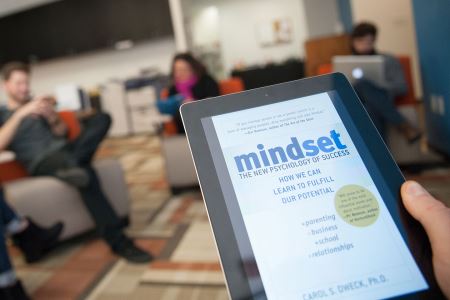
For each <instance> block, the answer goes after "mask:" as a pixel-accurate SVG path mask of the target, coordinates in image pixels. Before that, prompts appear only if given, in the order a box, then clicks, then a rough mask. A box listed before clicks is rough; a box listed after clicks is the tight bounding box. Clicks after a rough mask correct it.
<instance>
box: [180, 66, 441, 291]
mask: <svg viewBox="0 0 450 300" xmlns="http://www.w3.org/2000/svg"><path fill="white" fill-rule="evenodd" d="M332 91H334V92H335V93H337V95H336V96H337V98H339V99H332V100H333V102H334V104H336V101H338V103H340V105H342V107H341V108H338V107H336V109H337V110H338V113H339V114H340V115H341V114H342V113H344V114H348V116H351V117H350V119H351V122H350V123H351V124H346V123H344V125H345V126H346V127H348V126H350V127H352V126H353V128H352V129H350V130H349V131H351V130H353V131H354V132H356V139H359V141H354V143H355V145H356V146H357V148H358V151H360V150H361V149H360V148H359V147H364V148H365V149H364V151H367V153H368V154H369V155H368V156H370V157H371V158H372V159H367V160H365V161H364V163H365V164H366V167H367V169H368V170H369V172H370V173H371V174H372V173H374V172H375V173H377V176H379V178H382V179H383V180H382V182H381V185H382V187H383V190H384V192H385V193H391V195H392V196H393V198H394V199H397V201H396V203H393V202H395V201H391V202H392V203H386V205H387V207H388V210H389V211H390V213H391V214H392V215H393V218H394V221H395V222H396V224H397V226H398V227H399V229H400V232H401V234H402V236H403V238H404V239H405V241H407V244H408V246H409V248H410V249H412V252H413V256H414V258H415V259H416V262H417V263H418V265H419V268H420V269H421V271H422V273H423V274H424V276H425V277H426V279H427V282H428V284H429V285H430V287H431V288H432V289H436V286H435V279H434V276H433V274H432V270H431V271H430V265H431V264H430V261H431V255H429V253H428V250H426V249H428V248H429V246H427V247H425V248H424V247H423V246H424V243H425V244H428V243H429V242H428V239H427V238H426V236H425V234H424V232H423V230H422V228H421V226H418V225H417V222H415V221H414V220H413V219H412V218H411V217H410V216H409V214H407V213H406V211H405V209H404V207H403V205H402V202H401V201H400V195H399V191H400V186H401V185H402V183H403V182H404V181H405V179H404V177H403V175H402V173H401V171H400V169H399V168H398V166H397V164H396V163H395V161H394V160H393V158H392V156H391V154H390V153H389V151H388V149H387V147H386V145H385V144H384V142H383V140H382V138H381V137H380V135H379V133H378V132H377V130H376V128H375V126H374V125H373V123H372V122H371V120H370V118H369V116H368V114H367V112H366V110H365V109H364V107H363V105H362V104H361V102H360V100H359V98H358V96H357V95H356V93H355V91H354V90H353V88H352V87H351V85H350V83H349V82H348V80H347V79H346V78H345V76H344V75H343V74H341V73H333V74H329V75H324V76H317V77H311V78H307V79H301V80H296V81H291V82H287V83H282V84H277V85H273V86H268V87H264V88H258V89H254V90H249V91H244V92H242V93H237V94H231V95H226V96H220V97H215V98H210V99H206V100H201V101H195V102H191V103H188V104H184V105H183V106H182V107H181V109H180V111H181V114H182V119H183V123H184V126H185V129H186V132H187V136H188V141H189V145H190V149H191V152H192V155H193V158H194V163H195V166H196V170H197V175H198V179H199V182H200V187H201V189H202V194H203V197H204V199H205V204H206V207H207V211H208V215H209V218H210V222H211V225H212V228H213V233H214V236H215V240H216V244H217V247H218V251H219V254H220V258H221V264H222V268H223V270H224V273H225V277H226V281H227V285H228V290H229V292H230V295H231V297H232V298H233V299H252V298H257V297H256V296H261V297H262V298H264V297H265V293H264V291H260V293H259V294H257V293H256V291H255V290H254V287H251V286H250V284H249V281H248V278H247V276H246V275H245V273H246V272H247V271H248V270H246V268H248V266H246V264H244V262H242V260H241V259H240V258H241V256H240V252H239V247H238V242H237V237H236V236H235V231H234V230H233V224H232V222H231V220H230V216H229V214H228V209H227V205H226V201H225V197H224V193H223V191H222V188H221V185H220V182H219V178H218V175H217V173H216V170H215V164H214V162H213V158H212V155H211V153H210V147H209V145H208V141H207V138H206V135H205V131H204V128H203V125H202V121H201V120H202V119H204V118H208V117H212V116H216V115H221V114H226V113H231V112H235V111H240V110H244V109H249V108H254V107H258V106H263V105H268V104H274V103H277V102H282V101H288V100H292V99H297V98H302V97H306V96H310V95H314V94H318V93H323V92H328V93H329V92H332ZM331 97H332V95H331ZM332 98H333V97H332ZM339 110H341V111H339ZM351 136H352V139H355V136H354V135H352V134H351ZM358 145H359V146H358ZM363 160H364V157H363ZM377 185H378V184H377ZM377 187H378V188H380V186H379V185H378V186H377ZM385 202H386V201H385ZM234 223H236V222H235V221H234ZM241 226H244V225H243V222H242V223H241V224H240V225H239V228H240V227H241ZM411 228H414V229H413V230H414V234H413V235H411V234H409V232H408V230H412V229H411ZM240 231H242V232H244V233H245V234H244V235H245V236H246V229H245V226H244V227H243V228H240ZM240 239H241V243H242V238H241V237H240ZM411 239H413V240H414V241H412V240H411ZM247 242H248V244H249V241H248V236H247ZM412 244H414V245H417V244H418V245H420V247H417V246H414V245H412ZM419 248H420V249H419ZM424 249H425V250H424ZM424 251H425V252H424ZM424 253H425V254H424ZM238 258H239V261H240V265H236V260H237V259H238ZM256 271H257V270H256ZM251 272H254V270H253V271H251ZM252 289H253V290H252ZM429 293H430V290H427V291H423V292H418V293H413V294H407V295H402V296H399V297H396V298H395V299H409V298H410V296H411V295H418V294H420V295H425V296H427V295H428V294H429Z"/></svg>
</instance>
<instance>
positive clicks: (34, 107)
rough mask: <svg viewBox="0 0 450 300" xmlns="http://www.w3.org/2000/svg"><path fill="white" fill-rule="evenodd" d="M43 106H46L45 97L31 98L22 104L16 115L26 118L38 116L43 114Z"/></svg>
mask: <svg viewBox="0 0 450 300" xmlns="http://www.w3.org/2000/svg"><path fill="white" fill-rule="evenodd" d="M43 106H45V99H44V98H38V99H36V100H31V101H29V102H28V103H27V104H25V105H23V106H21V107H20V108H19V109H18V110H17V112H16V115H17V116H18V117H19V118H20V119H23V118H26V117H28V116H32V115H35V116H38V115H41V114H42V111H43Z"/></svg>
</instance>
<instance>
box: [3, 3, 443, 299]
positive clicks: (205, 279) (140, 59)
mask: <svg viewBox="0 0 450 300" xmlns="http://www.w3.org/2000/svg"><path fill="white" fill-rule="evenodd" d="M109 2H111V3H112V2H114V3H115V4H116V5H117V6H116V8H117V7H120V5H121V4H120V3H122V4H123V5H124V8H123V10H122V11H123V14H121V11H120V9H119V10H117V9H116V10H112V7H111V6H109V5H108V3H109ZM130 3H134V5H131V4H130ZM139 3H141V4H139ZM66 5H69V6H71V8H72V9H71V10H69V11H68V13H67V11H66V12H64V13H61V14H58V8H61V7H62V8H64V7H65V6H66ZM127 5H128V8H127V10H126V11H125V8H126V7H127ZM129 5H131V6H129ZM448 6H449V4H448V1H446V0H433V1H432V3H423V1H419V0H418V1H415V0H414V1H410V0H397V1H388V0H380V1H376V2H374V1H372V0H243V1H242V0H209V1H208V0H170V1H169V0H156V1H155V0H60V1H51V0H21V1H16V0H2V1H1V3H0V32H1V30H7V29H8V28H9V29H8V30H9V31H8V34H7V35H6V36H10V39H8V38H5V39H4V40H2V46H5V44H4V43H7V45H6V46H7V47H8V49H10V50H9V55H11V53H12V54H13V55H16V54H20V55H22V56H20V57H17V58H20V59H23V60H25V61H27V62H30V63H31V67H32V87H33V93H34V94H41V93H54V92H55V90H57V89H59V87H61V86H63V87H64V86H68V85H70V86H72V87H78V88H80V89H82V90H84V91H85V92H86V93H90V94H96V95H97V98H99V99H100V102H101V104H102V105H101V106H102V107H103V108H104V109H105V110H106V111H108V112H110V113H111V114H112V115H113V124H114V125H113V128H112V129H111V130H110V138H109V139H107V140H106V141H104V143H103V144H102V146H101V148H100V149H99V152H98V155H97V158H101V159H99V160H98V161H97V162H96V164H97V163H98V164H99V170H100V173H102V177H105V178H104V180H105V182H106V184H105V186H106V187H107V190H106V192H108V193H110V194H112V195H113V196H116V197H112V202H114V203H115V205H116V206H118V207H119V208H120V209H119V212H120V214H121V216H122V215H123V216H127V217H129V219H130V220H131V226H130V228H129V232H130V234H131V235H132V236H133V237H136V238H137V239H138V242H139V243H140V244H141V245H144V246H145V247H147V248H146V249H149V250H151V252H152V253H153V254H155V255H156V259H155V261H153V262H152V263H151V264H149V265H144V266H139V267H136V266H132V265H130V264H127V263H126V262H125V261H123V260H120V259H118V258H116V257H114V256H113V255H111V254H110V253H109V251H108V249H106V248H105V247H103V245H102V244H101V243H100V242H99V241H98V240H96V239H89V238H88V239H85V238H84V237H83V236H81V237H80V236H79V234H80V233H84V232H85V231H86V230H88V229H92V221H91V220H90V218H89V216H88V215H87V214H86V212H85V210H84V208H83V207H82V206H81V203H80V202H79V199H77V197H76V193H71V197H67V196H66V197H61V198H58V197H55V195H61V194H62V195H68V192H67V187H66V186H64V185H63V184H62V183H60V182H56V181H55V182H53V185H52V186H51V187H49V186H47V185H44V184H37V185H36V186H32V185H29V182H30V181H33V180H37V182H39V180H45V179H43V178H25V179H23V178H22V179H20V180H18V181H13V182H9V183H7V184H5V189H6V191H7V192H8V191H9V195H11V196H12V198H16V199H13V200H12V201H11V199H8V200H9V201H10V202H11V203H12V204H13V205H14V204H15V205H16V206H14V207H15V208H16V209H19V211H26V212H28V211H29V212H30V215H31V216H32V217H39V212H40V211H41V210H38V209H35V205H36V207H37V206H39V207H43V206H45V203H50V204H46V205H51V203H53V201H59V200H61V201H60V205H61V209H62V208H64V209H67V210H68V211H70V212H71V214H69V213H67V214H65V215H67V216H64V217H68V216H69V215H70V216H71V218H72V220H76V222H75V223H76V224H75V225H76V226H72V225H73V224H74V223H72V224H69V223H68V222H67V224H66V225H67V228H71V229H73V230H72V233H73V236H76V238H75V240H73V241H72V240H69V241H65V242H64V243H63V244H62V245H60V246H59V247H58V249H56V251H55V252H54V253H51V254H50V255H49V257H48V258H46V259H45V260H43V261H42V262H41V263H39V264H37V265H36V264H35V265H26V264H24V262H23V260H22V259H21V256H20V255H18V253H17V251H14V249H12V251H10V252H11V254H12V256H13V261H14V265H15V267H16V269H17V270H18V272H19V275H20V278H21V279H22V280H23V282H24V284H25V286H26V288H27V291H28V292H29V294H30V295H32V296H33V297H34V298H36V299H80V298H88V299H123V298H124V297H130V298H133V299H147V298H148V297H149V295H152V296H154V298H162V297H163V296H165V297H166V298H168V299H173V298H179V299H191V298H192V299H196V297H197V298H202V295H203V297H204V298H207V299H223V298H226V291H225V287H224V283H223V276H222V273H221V269H220V265H219V263H218V260H217V259H218V258H217V253H216V250H215V247H214V244H213V240H212V237H211V233H210V227H209V224H208V222H207V217H206V212H205V209H204V205H203V203H202V202H201V196H200V195H199V194H198V193H196V192H195V190H194V192H193V190H187V191H186V190H184V191H183V190H179V189H173V187H174V186H180V185H181V186H185V185H190V184H195V183H196V180H197V179H196V176H195V172H194V171H193V166H192V162H191V158H190V154H189V150H188V148H187V143H186V139H185V138H184V136H182V135H181V136H180V135H178V136H166V135H164V132H163V133H162V134H161V132H158V131H157V130H154V129H155V128H154V127H153V126H152V124H154V123H155V122H156V123H157V122H160V121H161V120H163V119H161V120H160V121H158V120H157V119H158V113H157V110H156V109H155V108H154V107H153V108H151V107H152V106H155V105H154V104H155V98H156V97H157V95H155V94H154V93H153V92H152V91H154V89H153V90H152V88H153V87H154V85H152V84H151V85H150V87H149V86H148V83H149V82H150V83H151V82H153V81H151V80H147V79H151V78H153V77H154V75H155V74H156V73H159V74H160V75H162V76H163V77H164V76H167V75H168V74H169V72H170V64H171V60H172V57H173V55H174V54H175V53H177V52H181V51H191V52H193V53H194V54H195V55H196V56H197V57H198V58H200V59H201V60H202V61H203V62H204V63H205V64H206V65H207V67H208V69H209V71H210V72H211V73H212V74H213V75H214V76H215V77H216V78H217V79H218V80H220V81H221V80H223V79H227V78H229V77H230V76H231V75H232V74H234V75H237V76H242V78H243V81H244V83H246V84H247V86H246V87H247V88H249V87H252V86H257V85H261V84H267V83H270V82H274V81H276V80H288V79H295V78H301V77H304V76H307V75H312V74H315V73H314V72H316V71H317V70H313V73H308V71H307V69H308V67H310V63H311V59H310V58H311V57H310V56H308V53H307V49H306V47H305V43H308V42H311V41H320V40H321V39H323V38H327V37H332V38H334V37H340V36H342V34H345V33H348V32H350V31H351V29H352V26H353V24H356V23H357V22H359V21H363V20H368V21H372V22H374V23H375V24H376V25H377V26H378V28H379V31H380V32H379V38H378V43H377V47H378V49H379V50H380V51H386V52H390V53H392V54H394V55H396V56H399V55H402V56H407V57H408V58H409V61H410V63H411V70H412V78H413V80H412V83H413V87H414V90H415V96H416V98H417V100H418V101H419V102H417V103H413V104H412V105H411V103H410V105H407V106H402V107H401V108H400V109H401V110H402V112H406V113H408V114H412V115H413V116H415V117H416V119H415V120H416V121H426V124H424V123H421V122H418V123H416V124H419V125H421V126H423V125H426V127H423V128H424V129H426V131H427V134H426V136H425V138H424V139H422V140H421V141H420V142H419V143H416V144H414V145H408V144H406V142H405V143H403V144H402V147H395V148H394V149H393V152H395V153H394V154H396V155H397V157H399V158H405V157H408V159H412V161H410V160H409V162H410V163H411V164H412V165H416V164H417V165H423V166H419V168H417V167H414V168H411V167H410V166H408V165H407V166H404V167H405V168H404V169H403V170H404V171H405V174H406V176H407V178H409V179H416V180H418V181H419V182H421V183H422V184H424V185H425V186H426V187H427V188H429V189H430V191H432V192H433V193H436V194H437V195H439V196H440V197H441V199H443V200H444V201H445V199H450V192H449V190H448V188H447V186H449V185H448V182H449V178H450V177H449V175H448V174H449V171H448V167H447V164H446V162H448V160H446V158H445V156H441V155H439V154H437V153H435V152H434V151H433V150H432V149H430V147H429V146H431V147H432V148H436V149H437V150H438V151H440V152H442V153H444V154H446V155H449V153H450V148H449V144H448V143H449V141H448V140H449V139H448V137H449V136H450V135H449V134H450V123H449V122H450V121H449V120H450V118H449V116H448V113H449V112H448V104H450V103H449V101H450V99H449V90H448V89H449V85H448V78H450V76H449V69H450V66H449V54H448V53H449V52H450V51H449V50H450V49H449V45H448V43H447V42H446V39H445V37H447V36H449V31H450V30H449V27H448V26H449V22H448V20H447V18H446V14H445V12H446V11H448V10H449V9H448ZM82 9H87V11H86V12H87V14H86V15H84V16H83V17H81V16H79V14H80V13H81V12H80V10H82ZM136 9H138V12H137V13H136ZM46 10H50V11H53V10H56V15H53V17H51V18H45V20H44V21H42V22H45V24H42V27H41V28H47V30H51V31H52V34H54V33H55V32H56V34H58V30H59V31H60V33H59V35H60V37H58V35H56V37H55V36H54V35H53V36H52V35H51V34H50V35H49V36H46V37H44V38H38V36H39V35H37V34H35V35H33V32H35V30H38V29H39V28H34V25H27V24H26V22H27V21H29V20H35V21H36V16H39V15H40V14H42V11H46ZM105 10H108V13H107V14H105V13H104V11H105ZM133 10H134V11H135V13H136V15H135V20H134V21H136V20H138V19H139V18H141V19H142V18H144V20H142V21H140V22H142V23H139V22H138V27H134V28H133V26H134V25H135V24H136V22H131V23H130V24H128V23H127V20H130V19H132V17H131V16H130V15H128V14H129V13H132V12H133ZM139 10H140V11H139ZM39 11H41V12H39ZM155 15H156V16H157V17H155ZM21 16H22V17H21ZM23 16H32V17H30V18H25V17H23ZM33 16H34V17H33ZM61 16H64V19H63V20H61V19H60V18H61ZM147 17H148V18H152V20H146V19H145V18H147ZM17 18H19V19H20V22H18V23H16V21H14V20H17ZM102 18H106V19H102ZM101 19H102V20H101ZM5 20H13V21H9V25H8V26H7V27H2V24H4V23H2V22H3V21H5ZM108 20H109V21H108ZM430 20H432V22H431V21H430ZM280 21H281V22H286V24H288V25H289V26H288V27H287V28H288V30H287V32H289V33H290V34H287V38H286V36H282V39H281V40H280V41H272V40H270V37H269V39H267V36H265V35H264V34H263V37H261V36H260V35H261V32H260V31H261V28H262V31H263V33H264V32H265V30H267V28H268V27H267V26H268V25H267V24H273V22H280ZM79 22H84V23H83V24H81V25H80V24H79ZM89 22H93V23H89ZM108 22H114V24H113V25H114V26H105V25H104V24H107V23H108ZM151 22H155V23H151ZM19 23H20V26H21V28H20V30H17V31H16V30H15V29H19V28H16V27H15V26H14V25H16V26H17V24H19ZM67 23H70V24H69V25H70V26H69V29H67V30H62V28H64V26H63V25H67ZM97 23H98V24H99V26H98V28H94V27H95V24H97ZM35 24H36V23H35ZM37 24H39V20H38V23H37ZM88 24H90V25H88ZM101 24H103V25H101ZM100 25H101V26H100ZM122 25H123V26H122ZM139 25H140V26H139ZM46 26H47V27H46ZM58 26H59V27H58ZM5 28H6V29H5ZM55 28H56V29H55ZM28 29H29V30H28ZM90 29H92V30H90ZM100 29H102V30H100ZM99 30H100V31H99ZM16 32H17V33H21V34H23V35H24V36H25V37H26V38H25V39H24V41H25V43H22V44H20V43H18V44H16V43H14V42H13V40H14V38H15V36H14V33H16ZM99 32H100V33H101V32H103V35H102V34H99ZM40 33H44V34H45V30H44V31H41V32H40ZM106 33H107V34H106ZM266 33H267V32H266ZM30 34H31V35H30ZM63 34H65V35H66V36H61V35H63ZM74 34H75V36H74V37H73V38H71V36H73V35H74ZM108 34H112V37H111V36H108ZM80 39H81V40H88V41H90V42H89V43H87V44H83V43H81V46H80ZM49 41H50V42H49ZM53 42H55V43H56V45H55V44H53ZM58 42H61V43H58ZM71 42H73V44H71ZM28 43H29V44H31V46H33V47H31V46H30V47H28V46H27V45H28ZM333 43H334V42H332V43H331V44H329V45H331V46H330V47H332V46H333ZM34 44H36V45H34ZM37 44H39V45H37ZM47 44H48V45H47ZM61 45H66V46H65V47H61ZM47 46H48V47H47ZM15 47H17V48H16V49H15ZM38 48H39V49H38ZM0 49H2V47H0ZM35 49H37V50H39V51H44V52H46V51H49V52H51V53H50V55H48V53H47V54H44V55H42V54H41V56H42V57H39V56H40V55H39V53H33V51H36V50H35ZM52 49H53V50H54V49H56V50H57V51H53V50H52ZM316 49H317V48H316ZM23 53H25V56H23ZM6 54H8V53H6ZM6 54H5V53H1V50H0V60H2V59H3V58H4V59H5V60H7V58H6V57H5V55H6ZM3 62H4V61H3V60H2V63H3ZM255 74H256V75H255ZM275 74H276V75H275ZM249 78H250V79H254V80H253V81H248V79H249ZM143 79H144V80H143ZM270 80H272V81H270ZM159 83H161V82H159ZM244 87H245V86H244ZM240 88H241V87H240V86H238V89H240ZM3 99H4V97H2V100H3ZM124 103H127V105H124ZM143 106H145V107H147V108H148V110H149V111H150V110H151V113H149V114H143V115H138V117H139V118H138V121H139V122H141V121H142V122H141V123H139V124H140V129H141V130H139V131H136V130H117V126H118V127H122V126H125V125H126V122H123V120H124V119H123V118H122V117H121V116H124V115H125V114H129V113H131V114H133V113H134V112H139V113H141V112H142V110H141V107H143ZM135 109H136V110H135ZM397 137H398V136H397ZM391 140H392V139H391ZM393 142H394V144H398V142H403V139H402V138H400V137H398V138H396V137H395V136H394V138H393ZM390 146H394V145H392V144H391V145H390ZM411 154H414V155H411ZM103 158H107V159H108V161H109V162H104V160H103ZM111 159H112V160H111ZM7 170H10V169H7ZM409 171H414V172H409ZM0 173H1V172H0ZM0 175H1V174H0ZM41 182H42V181H41ZM11 185H12V187H11ZM63 188H64V189H63ZM171 188H172V189H171ZM11 191H15V193H11ZM26 191H28V194H27V195H25V196H27V197H25V196H24V195H23V194H24V193H25V192H26ZM57 191H62V192H61V193H56V192H57ZM171 192H176V193H177V194H173V193H171ZM128 194H129V196H128ZM28 195H31V196H28ZM113 198H118V199H119V200H120V201H115V200H114V199H113ZM17 199H19V200H23V201H20V203H22V205H17V204H18V203H19V202H17ZM63 200H64V201H63ZM46 201H47V202H46ZM447 203H448V202H447ZM70 205H71V206H70ZM44 210H45V209H44ZM55 211H58V210H55ZM44 213H45V214H44V217H43V220H48V219H49V218H48V216H47V215H46V214H47V213H48V214H50V215H52V214H51V213H52V211H50V210H46V211H45V212H44ZM53 217H55V216H53ZM56 217H58V218H60V216H59V215H58V216H56ZM66 234H67V232H66ZM66 242H67V244H65V243H66Z"/></svg>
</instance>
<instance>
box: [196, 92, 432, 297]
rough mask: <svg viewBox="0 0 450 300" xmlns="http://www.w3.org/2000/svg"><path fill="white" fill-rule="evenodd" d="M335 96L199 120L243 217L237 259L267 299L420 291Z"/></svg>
mask: <svg viewBox="0 0 450 300" xmlns="http://www.w3.org/2000/svg"><path fill="white" fill-rule="evenodd" d="M340 101H341V100H340V99H339V95H338V94H337V92H335V91H331V92H328V93H320V94H315V95H311V96H307V97H302V98H299V99H293V100H288V101H283V102H279V103H275V104H270V105H264V106H259V107H255V108H251V109H245V110H241V111H237V112H232V113H227V114H222V115H217V116H212V117H208V118H203V119H202V126H203V128H204V131H205V134H206V138H207V141H208V145H209V146H210V150H211V153H212V157H213V161H214V165H215V167H216V171H217V173H218V177H219V179H220V185H221V189H222V191H223V194H224V198H225V201H226V202H227V208H228V209H229V214H230V216H231V221H232V224H233V225H234V221H233V218H234V219H236V218H238V217H239V218H241V219H242V220H243V222H244V225H245V230H246V233H245V234H246V235H247V236H248V240H249V242H250V245H251V251H249V250H248V249H247V250H246V249H245V247H240V249H239V250H240V252H241V256H242V260H243V261H244V262H245V260H248V261H254V262H255V263H256V266H257V269H258V271H259V276H260V280H261V282H262V284H263V287H264V291H265V294H266V296H267V297H268V298H269V299H307V300H310V299H324V298H327V299H335V298H336V299H338V298H342V299H353V298H355V299H356V298H357V299H380V298H388V297H393V296H398V295H403V294H408V293H412V292H416V291H420V290H424V289H427V283H426V281H425V280H424V277H423V276H422V274H421V272H420V270H419V268H418V267H417V265H416V263H415V261H414V259H413V257H412V255H411V253H410V251H409V250H408V247H407V245H406V243H405V241H404V239H403V237H402V235H401V233H400V231H399V229H398V228H397V226H396V223H395V221H394V219H393V217H392V216H391V214H390V213H389V210H388V207H387V206H386V203H387V201H386V202H385V201H383V199H387V198H389V197H395V195H390V194H386V192H385V191H383V189H381V188H380V187H381V185H382V179H381V178H379V177H378V175H377V174H376V172H369V169H368V168H367V162H368V161H369V160H370V157H368V154H367V153H368V152H367V153H366V151H365V149H364V146H363V145H359V142H358V141H359V137H358V134H357V130H356V129H355V128H353V127H354V125H353V124H352V123H351V120H350V118H349V117H348V116H346V115H345V111H344V110H345V109H344V108H343V107H342V106H340V105H339V102H340ZM352 126H353V127H352ZM233 201H234V202H233ZM235 202H237V203H235ZM391 202H392V203H394V202H395V200H393V201H391ZM233 205H234V207H237V209H233ZM233 227H234V226H233ZM235 229H236V228H235ZM236 230H237V229H236ZM236 230H235V234H236V235H237V236H238V238H237V240H238V242H239V235H242V234H243V233H242V232H236ZM259 276H258V277H259ZM249 280H251V276H250V277H249Z"/></svg>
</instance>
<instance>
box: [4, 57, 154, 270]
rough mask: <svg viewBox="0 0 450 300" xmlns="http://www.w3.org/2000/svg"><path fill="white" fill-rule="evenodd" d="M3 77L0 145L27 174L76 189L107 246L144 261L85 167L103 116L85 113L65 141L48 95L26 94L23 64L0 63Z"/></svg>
mask: <svg viewBox="0 0 450 300" xmlns="http://www.w3.org/2000/svg"><path fill="white" fill-rule="evenodd" d="M3 81H4V82H3V83H4V84H3V87H4V90H5V92H6V94H7V97H8V103H7V106H6V107H3V108H1V109H0V126H1V128H0V150H3V149H9V150H11V151H13V152H15V153H16V156H17V160H18V161H19V162H21V163H22V164H23V165H24V166H25V168H26V169H27V170H28V172H29V174H30V175H32V176H54V177H57V178H59V179H61V180H63V181H65V182H67V183H69V184H71V185H73V186H74V187H76V188H78V190H79V192H80V194H81V196H82V199H83V200H84V204H85V206H86V208H87V209H88V211H89V213H90V214H91V216H92V218H93V219H94V221H95V224H96V227H97V231H98V233H99V234H100V236H101V237H102V238H103V239H104V240H105V241H106V242H107V243H108V245H109V246H110V247H111V250H112V251H113V252H114V253H116V254H117V255H119V256H122V257H124V258H125V259H127V260H129V261H131V262H148V261H150V260H151V259H152V256H151V255H150V254H149V253H147V252H145V251H143V250H142V249H140V248H138V247H136V245H135V244H134V243H133V241H132V240H131V239H129V238H128V237H127V236H126V235H125V234H124V233H123V230H122V226H121V222H120V219H119V217H118V216H117V214H116V212H115V211H114V209H113V208H112V206H111V204H110V203H109V200H108V199H107V197H106V196H105V194H104V192H103V190H102V188H101V185H100V182H99V179H98V176H97V174H96V172H95V170H94V169H93V167H92V166H91V161H92V158H93V156H94V154H95V152H96V150H97V147H98V146H99V144H100V143H101V141H102V140H103V139H104V137H105V135H106V133H107V131H108V129H109V127H110V124H111V119H110V117H109V115H107V114H104V113H98V114H95V115H93V116H91V117H90V118H88V119H87V120H86V121H85V122H84V123H83V124H82V125H83V128H82V131H81V133H80V136H79V137H78V138H77V139H76V140H75V141H68V140H67V136H66V135H67V126H66V125H65V123H64V122H63V121H62V120H61V118H60V117H59V115H58V113H57V112H56V111H55V110H54V106H53V105H54V102H53V101H52V100H51V97H48V96H40V97H35V98H32V97H31V96H30V70H29V68H28V66H27V65H25V64H22V63H17V62H13V63H9V64H7V65H5V66H4V68H3Z"/></svg>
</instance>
